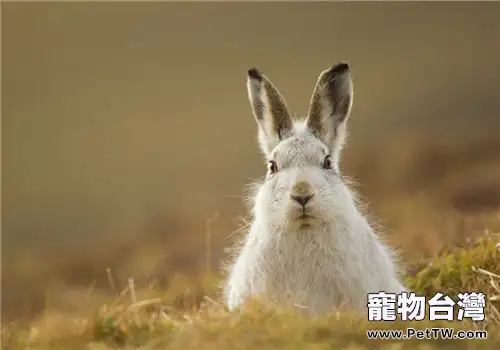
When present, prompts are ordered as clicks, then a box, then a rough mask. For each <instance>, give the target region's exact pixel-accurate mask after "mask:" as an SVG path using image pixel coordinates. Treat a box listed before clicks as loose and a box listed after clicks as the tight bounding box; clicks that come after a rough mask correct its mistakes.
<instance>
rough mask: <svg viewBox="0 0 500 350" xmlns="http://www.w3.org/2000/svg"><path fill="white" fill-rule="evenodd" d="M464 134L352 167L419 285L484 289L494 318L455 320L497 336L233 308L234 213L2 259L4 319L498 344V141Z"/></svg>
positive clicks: (77, 341)
mask: <svg viewBox="0 0 500 350" xmlns="http://www.w3.org/2000/svg"><path fill="white" fill-rule="evenodd" d="M461 142H462V143H461V144H458V143H456V142H455V143H437V142H435V143H428V144H427V145H426V146H424V147H423V146H422V145H421V144H418V145H414V144H411V143H401V144H400V145H401V147H397V148H395V147H394V145H392V146H391V145H389V146H383V145H380V148H379V149H377V150H376V152H374V153H370V152H367V151H366V150H363V152H364V154H363V155H362V156H360V155H358V156H357V157H353V156H352V155H350V156H349V157H350V158H351V159H355V160H356V161H350V162H349V163H347V164H346V166H345V168H346V172H347V174H353V175H354V176H355V177H356V178H357V179H358V180H359V182H360V183H361V184H362V186H361V187H360V188H359V190H360V191H361V193H362V194H363V196H364V198H365V200H366V199H370V202H371V203H370V206H369V208H368V209H369V212H372V213H375V214H376V216H377V217H380V218H383V219H384V220H383V221H378V224H380V226H383V227H385V229H384V231H385V233H386V237H387V240H388V241H389V242H390V244H392V245H393V246H396V247H398V248H399V250H400V251H401V256H402V258H403V260H404V261H405V264H406V270H407V276H408V277H407V278H408V280H407V282H408V285H409V286H410V287H411V289H412V290H414V291H416V292H419V293H423V294H425V295H427V296H431V295H432V294H434V293H435V292H437V291H442V292H446V293H450V294H451V295H453V294H456V292H458V291H467V290H478V291H483V292H485V293H486V295H487V296H488V297H489V301H488V308H487V319H488V321H487V322H486V323H483V324H473V323H471V322H462V323H457V324H453V326H454V327H458V328H462V329H473V328H474V327H485V328H487V329H488V330H489V331H490V332H489V335H490V337H489V339H488V340H481V341H463V340H462V341H456V340H432V341H422V340H412V341H404V342H402V341H399V342H398V341H389V340H384V341H382V340H378V341H375V340H368V339H367V337H366V334H365V330H366V329H372V328H401V329H405V328H407V327H413V326H414V327H415V328H425V327H437V326H439V322H438V323H429V322H417V323H415V324H411V323H410V324H408V323H400V322H395V323H388V322H385V323H377V322H375V323H374V322H368V321H367V320H366V319H365V317H360V316H356V315H348V314H344V313H343V314H340V315H332V316H331V317H329V318H322V319H316V320H311V319H306V318H302V317H298V316H296V315H294V314H291V313H289V312H286V311H284V310H275V309H269V308H266V307H264V306H262V305H259V304H257V303H255V305H253V306H252V307H251V308H250V311H249V312H248V313H245V314H240V313H238V312H235V313H228V312H227V311H226V310H224V307H223V306H222V305H220V304H219V302H218V300H219V298H218V291H217V289H216V288H215V286H216V285H217V282H218V281H219V279H220V276H219V275H218V273H217V272H216V271H217V269H218V267H219V266H220V261H221V260H222V258H223V257H224V256H225V254H224V248H225V247H228V246H229V245H230V240H227V239H226V238H227V236H228V235H229V234H228V233H229V232H231V231H232V230H233V229H234V225H232V224H231V220H230V218H226V219H227V220H224V215H222V216H221V217H219V218H218V219H217V220H216V221H211V222H210V226H209V231H208V232H209V233H207V234H205V233H204V232H207V227H206V222H204V221H202V220H200V222H195V223H189V224H186V223H184V222H182V221H179V220H178V218H176V219H175V220H174V219H172V218H167V219H166V220H165V223H163V222H162V223H160V225H156V226H154V227H153V228H151V227H150V228H148V229H147V230H144V232H142V233H141V235H137V236H131V237H130V238H128V239H127V240H122V241H121V242H120V243H117V242H116V241H114V240H109V241H102V242H100V244H99V246H98V247H97V248H96V247H91V248H89V249H80V250H76V251H71V252H68V251H65V252H64V253H63V254H62V253H60V252H54V251H52V252H42V253H40V252H34V253H31V254H26V255H21V254H20V255H19V257H18V259H17V260H12V261H9V262H8V263H7V264H6V263H5V262H4V263H3V266H2V269H3V271H2V279H3V282H4V283H3V300H2V301H3V305H2V306H3V308H2V316H3V317H4V320H5V319H6V320H9V321H13V320H16V321H15V322H12V323H10V324H7V325H6V324H5V323H4V327H3V348H5V349H34V350H35V349H36V350H38V349H39V350H43V349H51V350H52V349H114V348H117V347H119V348H126V349H132V348H134V349H165V348H168V349H191V348H195V349H199V348H201V349H255V348H257V347H260V348H265V349H337V348H348V349H373V348H381V349H385V348H387V349H401V348H421V349H441V348H445V349H446V348H449V349H495V348H496V347H497V346H498V344H500V338H499V336H498V335H497V334H500V332H499V330H500V313H499V304H498V299H499V298H500V289H499V284H500V279H499V277H498V275H500V263H499V254H500V252H499V251H498V248H497V246H496V244H497V242H498V241H499V239H498V237H497V236H495V235H493V234H490V233H486V234H485V233H484V232H485V230H486V229H487V228H489V229H491V232H500V199H499V193H500V183H499V182H498V179H500V162H499V161H498V154H500V139H499V138H497V137H496V135H494V136H493V137H490V138H484V137H483V138H481V139H476V140H468V141H467V142H464V140H463V139H462V140H461ZM384 147H387V148H385V149H384ZM377 154H384V157H378V156H377ZM347 157H348V156H346V158H347ZM348 159H349V158H348ZM346 160H347V159H346ZM212 219H213V218H212ZM200 233H202V234H200ZM478 237H480V239H479V241H477V238H478ZM40 261H44V263H43V264H40V263H39V262H40ZM107 269H108V270H107ZM130 277H133V279H130ZM42 310H44V311H43V312H42V313H40V312H41V311H42ZM445 326H451V325H448V324H446V325H445Z"/></svg>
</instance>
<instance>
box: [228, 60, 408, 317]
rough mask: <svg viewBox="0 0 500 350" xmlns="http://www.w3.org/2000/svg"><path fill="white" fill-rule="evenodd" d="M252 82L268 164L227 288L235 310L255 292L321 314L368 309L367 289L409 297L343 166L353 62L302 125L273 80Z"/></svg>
mask: <svg viewBox="0 0 500 350" xmlns="http://www.w3.org/2000/svg"><path fill="white" fill-rule="evenodd" d="M247 88H248V95H249V100H250V104H251V106H252V111H253V115H254V117H255V119H256V121H257V124H258V130H259V131H258V137H259V143H260V147H261V149H262V152H263V153H264V156H265V158H266V161H267V164H268V169H267V175H266V177H265V179H264V180H263V181H262V183H261V184H260V188H259V189H258V190H257V191H256V194H255V197H254V198H253V201H254V202H253V211H252V214H253V218H254V219H253V222H252V224H251V228H250V230H249V232H248V234H247V235H246V237H245V240H244V242H243V246H242V247H241V249H240V250H239V253H238V255H237V258H236V260H235V262H234V264H233V265H232V266H231V267H230V270H229V276H228V277H229V278H228V280H227V283H226V284H225V287H224V294H225V299H226V304H227V306H228V308H229V310H233V309H236V308H238V307H239V306H242V304H243V303H244V302H245V300H247V298H249V297H252V298H253V297H258V298H262V299H264V300H268V301H270V302H272V303H273V304H275V305H278V306H281V307H286V308H296V309H297V310H302V311H300V312H302V313H306V314H310V315H322V314H326V313H329V312H332V311H334V310H337V309H339V308H341V307H345V308H349V309H351V310H358V311H366V310H367V294H368V293H378V292H380V291H384V292H386V293H401V292H403V291H406V288H405V287H404V286H403V285H402V283H401V282H400V281H399V280H398V271H397V268H396V260H395V254H394V252H393V251H392V250H391V249H390V248H389V247H388V246H386V245H385V244H384V243H383V242H382V241H381V239H380V238H379V237H378V236H377V235H376V233H375V232H374V231H373V229H372V228H371V227H370V224H369V223H368V221H367V219H366V218H365V217H364V216H363V215H362V214H361V213H360V211H359V210H358V208H357V205H356V203H357V202H356V200H355V197H354V195H353V194H352V193H351V191H350V190H349V188H348V187H347V185H346V184H345V183H344V182H343V179H342V176H341V174H340V172H339V156H340V151H341V149H342V146H343V143H344V139H345V137H346V122H347V119H348V117H349V113H350V110H351V107H352V101H353V84H352V79H351V73H350V68H349V65H348V64H347V63H338V64H336V65H334V66H333V67H332V68H330V69H327V70H325V71H323V72H322V73H321V74H320V76H319V78H318V81H317V83H316V87H315V88H314V91H313V95H312V98H311V101H310V106H309V113H308V116H307V118H305V120H301V121H294V120H292V118H291V114H290V111H289V109H288V107H287V105H286V103H285V101H284V99H283V98H282V96H281V95H280V93H279V92H278V90H277V89H276V88H275V86H274V85H273V84H272V83H271V81H270V80H269V79H268V78H267V77H266V76H264V75H263V74H262V73H260V72H259V71H258V70H256V69H250V70H249V71H248V80H247Z"/></svg>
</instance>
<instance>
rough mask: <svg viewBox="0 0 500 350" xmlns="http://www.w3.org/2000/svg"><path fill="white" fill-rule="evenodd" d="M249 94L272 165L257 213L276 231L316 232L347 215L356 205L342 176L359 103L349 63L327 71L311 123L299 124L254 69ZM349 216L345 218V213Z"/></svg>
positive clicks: (321, 78)
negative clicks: (341, 160)
mask: <svg viewBox="0 0 500 350" xmlns="http://www.w3.org/2000/svg"><path fill="white" fill-rule="evenodd" d="M247 88H248V95H249V100H250V104H251V106H252V111H253V115H254V117H255V120H256V121H257V124H258V127H259V131H258V136H259V143H260V147H261V149H262V152H263V153H264V156H265V158H266V161H267V164H268V170H267V175H266V178H265V180H264V181H263V183H262V184H261V186H260V188H259V190H258V191H257V194H256V198H255V205H254V215H255V216H256V218H257V219H258V220H264V221H265V223H266V224H268V225H270V226H273V227H276V228H277V227H280V228H283V227H289V228H298V229H300V228H313V227H316V226H318V225H320V226H321V225H328V224H329V223H330V224H331V223H334V222H335V221H336V218H338V217H345V215H346V214H345V211H346V210H350V209H351V207H352V205H353V203H352V200H350V198H351V197H350V194H349V191H348V190H347V187H346V186H345V185H344V183H343V181H342V178H341V176H340V173H339V155H340V151H341V148H342V145H343V142H344V139H345V136H346V122H347V119H348V117H349V113H350V110H351V106H352V101H353V86H352V79H351V74H350V70H349V65H348V64H347V63H339V64H336V65H334V66H333V67H332V68H330V69H327V70H325V71H323V72H322V73H321V74H320V76H319V78H318V81H317V83H316V87H315V88H314V91H313V95H312V98H311V101H310V106H309V113H308V116H307V117H306V118H305V120H299V121H295V120H293V119H292V117H291V113H290V111H289V109H288V107H287V105H286V103H285V100H284V99H283V97H282V96H281V95H280V93H279V92H278V90H277V89H276V87H275V86H274V85H273V84H272V83H271V81H270V80H269V79H268V78H267V77H266V76H265V75H263V74H262V73H260V72H259V71H258V70H256V69H250V70H249V71H248V81H247ZM343 213H344V214H343Z"/></svg>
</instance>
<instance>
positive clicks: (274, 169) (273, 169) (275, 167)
mask: <svg viewBox="0 0 500 350" xmlns="http://www.w3.org/2000/svg"><path fill="white" fill-rule="evenodd" d="M277 171H278V165H277V164H276V162H274V161H272V160H270V161H269V172H270V173H271V174H274V173H275V172H277Z"/></svg>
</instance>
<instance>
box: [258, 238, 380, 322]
mask: <svg viewBox="0 0 500 350" xmlns="http://www.w3.org/2000/svg"><path fill="white" fill-rule="evenodd" d="M307 238H308V237H287V239H282V240H278V241H276V242H274V243H273V244H269V245H267V246H266V247H264V249H263V250H262V251H261V254H260V258H259V260H260V261H259V264H257V265H258V266H259V267H258V269H257V271H256V272H257V273H256V275H254V276H255V279H254V281H253V282H254V283H252V284H253V287H254V288H255V290H256V292H257V293H258V294H261V295H263V296H264V297H265V298H268V299H271V300H274V301H276V302H278V303H279V304H281V305H283V306H295V307H297V308H299V309H303V310H304V312H305V313H313V314H322V313H328V312H331V311H332V310H334V309H336V308H338V307H340V306H345V307H348V308H354V309H361V308H364V307H366V298H367V296H366V293H367V291H368V290H369V289H370V288H371V286H370V284H372V283H371V282H370V280H371V278H370V270H371V269H372V268H373V267H370V266H367V265H368V264H367V262H366V261H363V260H364V259H365V258H364V257H356V255H355V254H354V255H353V252H350V251H349V250H350V249H349V248H348V247H335V246H334V245H332V244H331V242H325V241H322V240H321V239H320V238H312V239H311V238H310V237H309V239H307Z"/></svg>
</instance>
